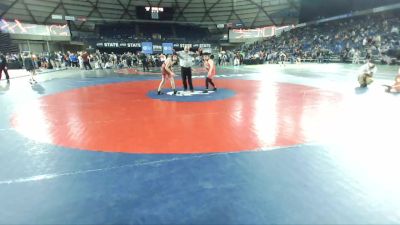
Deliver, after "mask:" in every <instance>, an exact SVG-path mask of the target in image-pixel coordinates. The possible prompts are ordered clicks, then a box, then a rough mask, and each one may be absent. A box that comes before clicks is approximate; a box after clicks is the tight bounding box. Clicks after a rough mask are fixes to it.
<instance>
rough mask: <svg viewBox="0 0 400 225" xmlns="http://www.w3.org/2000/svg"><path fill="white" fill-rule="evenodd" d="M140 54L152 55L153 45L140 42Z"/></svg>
mask: <svg viewBox="0 0 400 225" xmlns="http://www.w3.org/2000/svg"><path fill="white" fill-rule="evenodd" d="M142 52H143V53H144V54H153V43H152V42H142Z"/></svg>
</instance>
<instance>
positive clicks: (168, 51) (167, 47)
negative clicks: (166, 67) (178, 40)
mask: <svg viewBox="0 0 400 225" xmlns="http://www.w3.org/2000/svg"><path fill="white" fill-rule="evenodd" d="M173 49H174V44H173V43H163V44H162V50H163V54H164V55H172V54H173V53H174V52H173Z"/></svg>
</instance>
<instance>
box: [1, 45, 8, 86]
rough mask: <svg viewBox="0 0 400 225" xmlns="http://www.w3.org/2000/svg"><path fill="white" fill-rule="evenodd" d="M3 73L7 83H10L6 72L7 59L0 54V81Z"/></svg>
mask: <svg viewBox="0 0 400 225" xmlns="http://www.w3.org/2000/svg"><path fill="white" fill-rule="evenodd" d="M3 71H4V73H5V74H6V79H7V82H10V76H9V75H8V70H7V59H6V57H5V56H4V55H3V53H1V52H0V80H1V77H2V75H3Z"/></svg>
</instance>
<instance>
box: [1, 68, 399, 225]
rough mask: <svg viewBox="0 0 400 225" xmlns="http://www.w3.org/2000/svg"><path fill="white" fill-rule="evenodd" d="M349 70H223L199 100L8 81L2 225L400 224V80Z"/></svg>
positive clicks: (85, 78) (136, 88)
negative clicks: (367, 80)
mask: <svg viewBox="0 0 400 225" xmlns="http://www.w3.org/2000/svg"><path fill="white" fill-rule="evenodd" d="M357 69H358V66H353V65H342V64H324V65H317V64H303V65H287V66H286V67H282V66H279V65H261V66H245V67H240V68H233V67H221V68H219V69H218V74H219V77H218V78H217V79H216V84H217V86H218V91H217V92H214V93H209V94H207V95H202V94H200V93H198V94H196V95H193V96H187V95H186V94H182V93H181V94H179V95H178V96H171V95H169V94H166V95H163V96H157V95H156V93H155V89H156V87H157V86H158V83H159V70H155V71H152V72H150V73H141V72H138V71H137V70H121V71H113V70H108V71H78V70H66V71H58V72H54V73H47V74H43V75H39V76H38V80H39V84H37V85H34V86H32V87H31V86H30V85H29V83H28V78H27V77H22V78H15V79H12V80H11V83H10V85H7V84H6V82H5V81H4V80H2V81H0V165H1V170H0V224H400V179H399V177H400V176H399V171H400V146H399V144H398V143H399V127H400V120H399V115H400V104H399V103H400V98H399V97H400V95H399V96H398V95H395V94H389V93H385V92H384V88H383V87H382V86H381V85H382V84H392V82H393V78H394V76H395V74H396V73H397V69H398V68H397V67H388V66H378V74H377V76H376V80H375V82H374V83H373V84H372V85H371V86H370V87H369V88H367V89H360V88H357V86H358V84H357V81H356V77H357V75H356V74H355V72H356V71H357ZM194 75H195V77H197V78H196V79H195V86H196V88H197V89H198V90H202V89H203V85H204V84H203V83H204V80H203V78H202V77H203V71H202V70H201V69H195V74H194ZM11 76H12V74H11ZM177 84H178V86H179V88H181V86H182V85H181V82H180V79H177ZM167 91H168V90H167Z"/></svg>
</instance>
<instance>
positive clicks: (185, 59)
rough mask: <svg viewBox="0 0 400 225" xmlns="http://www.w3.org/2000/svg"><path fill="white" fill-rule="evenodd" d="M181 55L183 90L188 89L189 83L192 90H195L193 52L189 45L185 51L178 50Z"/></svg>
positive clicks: (179, 55)
mask: <svg viewBox="0 0 400 225" xmlns="http://www.w3.org/2000/svg"><path fill="white" fill-rule="evenodd" d="M177 53H178V57H179V65H180V66H181V75H182V83H183V91H187V89H188V84H187V83H189V88H190V91H191V92H193V91H194V88H193V81H192V66H193V55H194V54H193V53H190V52H189V47H188V46H186V47H185V48H184V50H183V52H182V51H181V52H177Z"/></svg>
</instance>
